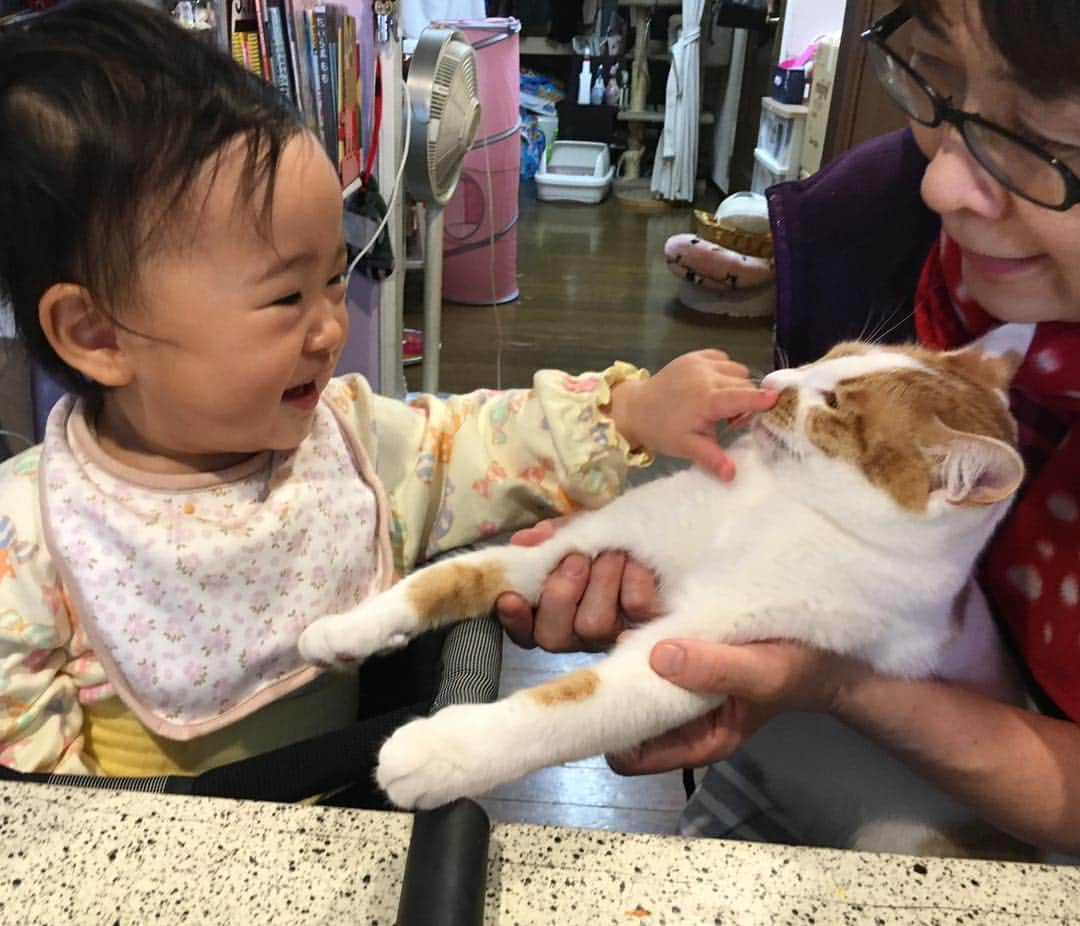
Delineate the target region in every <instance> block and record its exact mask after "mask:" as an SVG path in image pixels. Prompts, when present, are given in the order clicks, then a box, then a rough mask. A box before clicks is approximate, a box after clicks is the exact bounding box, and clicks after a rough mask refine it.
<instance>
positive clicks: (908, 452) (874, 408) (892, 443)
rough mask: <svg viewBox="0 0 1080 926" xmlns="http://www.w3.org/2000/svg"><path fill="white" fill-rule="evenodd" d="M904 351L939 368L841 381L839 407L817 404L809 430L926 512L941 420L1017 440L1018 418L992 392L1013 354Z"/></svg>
mask: <svg viewBox="0 0 1080 926" xmlns="http://www.w3.org/2000/svg"><path fill="white" fill-rule="evenodd" d="M903 352H905V353H908V354H911V355H912V356H914V357H915V358H916V359H918V360H919V361H920V362H926V363H927V365H929V366H931V367H932V368H933V370H932V371H927V370H916V369H906V368H903V369H895V370H889V371H887V372H881V373H869V374H867V375H865V376H857V377H853V378H851V379H849V380H844V381H841V382H839V383H837V385H836V390H835V392H836V395H837V400H838V401H837V408H836V410H832V409H827V408H814V409H812V410H811V411H810V414H809V416H808V418H807V427H806V432H807V435H808V437H809V438H810V440H811V441H813V443H814V444H815V445H817V446H818V447H819V448H820V449H821V450H822V451H824V452H825V453H827V454H828V455H829V456H833V457H838V458H840V459H844V460H847V461H849V462H850V463H852V464H853V465H855V466H857V467H859V468H860V469H861V470H862V471H863V473H865V474H866V477H867V479H869V480H870V481H871V482H872V483H873V484H874V485H877V486H879V487H881V488H882V489H884V490H885V491H886V492H888V493H889V494H890V495H891V496H892V497H893V498H894V499H895V501H896V503H897V504H898V505H900V506H901V507H902V508H905V509H907V510H909V511H923V510H925V508H926V504H927V501H928V499H929V495H930V492H931V491H932V490H933V485H932V483H931V476H932V472H933V461H932V460H931V459H930V458H929V457H928V455H927V453H926V450H927V449H928V448H930V447H933V446H934V445H935V443H936V441H935V438H934V432H935V430H940V425H939V424H938V422H940V423H941V424H944V425H946V426H947V427H949V428H952V429H953V430H956V431H962V432H967V433H970V434H979V435H982V436H985V437H992V438H996V439H997V440H1001V441H1004V442H1005V443H1008V444H1013V443H1014V441H1015V428H1016V426H1015V423H1014V421H1013V419H1012V417H1011V415H1010V414H1009V411H1008V409H1007V408H1006V406H1005V404H1004V403H1003V402H1002V401H1001V400H1000V398H999V397H998V395H997V394H996V393H995V392H993V391H991V390H994V389H998V388H999V385H998V380H997V377H998V376H1000V375H1002V374H1003V373H1005V372H1006V371H1007V370H1008V364H1009V362H1010V361H1009V359H1008V355H1007V356H1006V357H1005V358H985V357H982V358H981V359H980V357H981V355H975V354H970V355H965V357H966V359H965V358H963V357H961V356H960V355H956V354H953V355H946V354H935V353H933V352H932V351H927V350H924V349H922V348H918V347H909V348H903ZM998 360H1000V361H1001V364H1000V365H997V364H996V363H995V362H996V361H998ZM988 380H990V381H988Z"/></svg>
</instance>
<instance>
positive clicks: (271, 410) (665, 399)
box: [0, 2, 775, 775]
mask: <svg viewBox="0 0 1080 926" xmlns="http://www.w3.org/2000/svg"><path fill="white" fill-rule="evenodd" d="M0 215H2V216H3V223H2V227H0V293H2V294H3V296H4V297H5V298H6V299H7V300H8V301H9V302H10V303H11V305H12V307H13V309H14V313H15V318H16V322H17V325H18V329H19V331H20V333H21V336H22V338H23V339H24V341H25V343H26V345H27V347H28V349H29V351H30V352H31V354H32V356H33V357H34V359H35V360H36V362H37V363H39V364H40V365H41V366H42V367H44V368H46V369H48V370H49V371H50V372H52V373H53V375H54V376H56V377H57V378H58V379H59V380H61V381H62V382H63V383H64V384H65V385H66V386H67V388H68V389H69V390H70V393H71V394H70V395H69V396H67V397H65V398H64V399H62V400H61V401H60V402H59V403H58V404H57V406H56V407H55V408H54V409H53V411H52V413H51V415H50V417H49V420H48V424H47V428H46V433H45V437H44V440H43V443H42V444H41V445H39V446H37V447H34V448H33V449H31V450H28V451H26V452H25V453H22V454H20V455H19V456H17V457H15V458H13V459H11V460H9V461H7V462H6V463H4V464H3V465H2V466H0V544H2V547H0V664H2V666H3V673H2V674H0V763H2V764H4V765H6V766H9V767H12V768H15V769H17V770H20V771H55V772H63V773H88V774H105V775H161V774H193V773H197V772H199V771H201V770H204V769H206V768H210V767H213V766H215V765H218V764H221V763H223V762H226V761H231V760H233V759H236V758H240V757H241V756H244V755H249V754H252V753H256V752H260V751H265V750H267V749H270V748H273V747H276V746H280V745H283V744H285V743H288V742H292V741H295V740H300V739H303V738H306V737H309V736H312V735H315V734H317V733H320V732H323V731H325V730H328V729H333V728H337V727H341V726H344V725H346V724H348V723H350V722H351V721H352V720H353V719H354V718H355V715H356V709H357V705H356V693H355V691H356V685H355V681H354V680H350V679H349V678H348V677H346V678H345V680H344V683H343V681H342V680H341V679H338V678H335V679H327V678H326V677H324V676H322V674H321V672H320V670H318V669H317V668H315V667H312V666H307V665H305V664H303V662H302V660H301V659H300V656H299V653H298V651H297V647H296V641H297V638H298V637H299V635H300V633H301V632H302V631H303V630H304V628H305V627H306V626H307V625H308V624H309V623H311V622H312V621H313V620H315V619H316V618H318V617H319V616H321V615H323V614H327V613H331V612H336V611H340V610H343V609H345V608H348V607H352V606H355V605H356V604H357V603H358V602H360V601H361V600H363V599H364V598H365V597H366V596H368V595H370V594H372V593H374V592H376V591H378V590H380V589H383V588H385V587H387V586H388V585H389V584H390V583H391V582H392V581H393V578H394V576H395V574H400V573H402V572H405V571H407V570H409V569H410V568H412V566H413V565H414V564H415V563H416V562H417V560H419V559H422V558H424V557H428V556H431V555H433V554H435V553H438V552H440V551H442V550H446V549H449V548H451V547H454V546H457V545H460V544H463V543H466V542H468V541H471V540H474V539H476V538H479V537H483V536H486V535H490V534H492V533H494V532H496V531H499V530H503V529H506V528H511V527H517V526H522V525H525V524H529V523H533V522H535V521H536V520H537V519H538V518H539V517H542V516H546V515H550V514H552V513H556V512H566V511H570V510H572V509H574V508H578V507H595V506H598V505H601V504H603V503H604V502H606V501H608V500H610V499H611V498H612V497H613V496H614V495H615V494H617V493H618V492H619V490H620V488H621V486H622V484H623V481H624V478H625V475H626V472H627V469H628V467H630V466H636V465H642V464H644V463H645V462H647V461H648V459H649V455H650V452H651V451H660V452H665V453H670V454H678V455H688V456H691V457H693V458H695V459H696V460H697V461H698V462H701V463H704V464H705V465H706V466H711V468H712V469H713V470H714V471H716V472H717V473H718V474H720V475H721V476H729V475H730V472H731V463H730V461H729V460H727V458H726V457H725V456H724V454H723V452H722V450H721V449H720V448H719V447H718V446H717V445H716V443H715V440H714V437H713V429H714V426H715V423H716V422H718V421H720V420H723V419H726V418H730V417H732V416H734V415H736V414H739V413H742V412H745V411H748V410H756V409H763V408H766V407H768V406H769V405H770V404H771V403H772V402H773V401H774V399H775V395H774V394H773V393H770V392H768V391H766V390H759V389H756V388H754V387H753V386H751V384H750V383H749V381H748V379H747V371H746V369H745V367H742V366H741V365H739V364H736V363H733V362H731V361H729V360H728V359H727V357H726V355H724V354H723V353H721V352H719V351H700V352H697V353H695V354H689V355H686V356H684V357H681V358H678V359H677V360H675V361H673V362H672V363H671V364H670V365H669V366H667V367H666V368H664V369H663V370H661V371H660V372H659V373H658V374H657V375H656V376H654V377H652V378H649V377H648V376H647V374H646V373H645V372H644V371H641V370H637V369H635V368H633V367H631V366H629V365H628V364H625V363H616V364H615V365H613V366H612V367H610V368H609V369H607V370H605V371H603V372H601V373H595V374H593V373H589V374H583V375H580V376H571V375H568V374H565V373H560V372H557V371H544V372H541V373H538V374H537V375H536V377H535V379H534V385H533V388H532V389H528V390H525V389H522V390H511V391H508V392H503V393H495V392H489V391H478V392H475V393H472V394H470V395H464V396H454V397H450V398H447V399H440V398H436V397H434V396H422V397H420V398H417V399H415V400H414V401H412V402H411V403H409V404H404V403H401V402H399V401H395V400H391V399H388V398H384V397H380V396H377V395H374V394H373V393H372V391H371V389H370V387H369V385H368V384H367V382H366V381H365V380H364V379H363V377H361V376H359V375H356V374H351V375H345V376H341V377H337V378H335V377H334V371H335V367H336V365H337V361H338V358H339V356H340V354H341V351H342V348H343V346H344V345H345V342H346V337H347V333H348V326H349V318H348V314H347V310H346V304H345V261H346V257H345V247H344V244H343V242H342V209H341V190H340V187H339V183H338V178H337V176H336V174H335V172H334V169H333V167H332V166H331V163H330V161H329V159H328V158H327V157H326V155H325V153H324V152H323V150H322V149H321V147H320V145H319V142H318V141H317V140H316V139H315V138H314V137H313V136H312V135H311V134H310V133H309V132H307V131H306V130H305V129H304V128H303V127H302V125H301V124H300V123H299V121H298V119H297V117H296V114H295V113H293V112H292V111H291V110H290V109H289V108H288V106H287V104H286V103H285V101H284V100H283V98H282V97H281V96H280V95H279V93H278V92H277V91H276V90H275V89H274V88H273V87H271V86H269V85H268V84H265V83H263V82H262V81H260V80H258V79H257V78H254V77H252V76H251V75H248V74H246V73H245V72H244V71H243V70H242V69H241V68H240V67H239V66H237V65H235V64H234V63H233V62H231V61H230V60H229V59H228V58H227V57H225V56H224V55H221V54H219V53H218V52H216V51H215V50H213V49H212V48H210V47H209V46H207V45H204V44H203V43H202V42H200V41H199V40H198V39H196V38H193V37H192V36H190V35H188V34H186V33H184V32H183V31H182V30H180V29H179V28H177V27H175V26H174V25H173V24H172V23H171V21H170V20H169V19H168V17H167V16H165V15H164V14H161V13H159V12H156V11H154V10H152V9H149V8H148V7H146V6H144V5H141V4H138V3H134V2H76V3H72V4H68V5H64V6H61V7H59V8H57V9H56V10H54V11H50V12H48V13H46V14H44V15H42V16H39V17H37V18H34V19H32V20H30V21H29V22H27V23H25V24H23V25H19V26H14V27H11V28H9V29H7V30H5V31H3V32H0ZM286 695H289V697H285V696H286Z"/></svg>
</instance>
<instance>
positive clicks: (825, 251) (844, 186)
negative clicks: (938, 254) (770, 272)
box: [766, 129, 940, 366]
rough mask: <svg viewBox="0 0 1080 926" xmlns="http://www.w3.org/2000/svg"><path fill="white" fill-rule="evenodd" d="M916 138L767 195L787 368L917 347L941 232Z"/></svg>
mask: <svg viewBox="0 0 1080 926" xmlns="http://www.w3.org/2000/svg"><path fill="white" fill-rule="evenodd" d="M926 164H927V161H926V158H925V157H924V156H923V154H922V152H920V151H919V149H918V147H917V146H916V144H915V139H914V137H913V136H912V134H911V130H910V129H901V130H899V131H896V132H891V133H889V134H888V135H882V136H879V137H877V138H872V139H870V140H869V141H867V142H864V143H863V144H861V145H858V146H857V147H855V148H852V149H851V150H850V151H846V152H844V154H842V155H841V156H840V157H838V158H837V159H836V160H834V161H831V162H830V163H829V164H827V165H826V166H825V167H824V168H822V169H821V170H820V171H818V172H817V173H816V174H814V175H813V176H811V177H808V178H807V179H806V180H799V181H791V182H788V183H779V184H777V185H776V186H774V187H771V188H770V189H769V190H768V191H767V192H766V196H767V198H768V201H769V222H770V224H771V226H772V233H773V247H774V251H775V259H776V348H777V354H778V365H779V363H780V356H781V352H782V355H783V356H784V357H786V364H784V365H789V366H797V365H799V364H801V363H807V362H809V361H811V360H816V359H817V358H818V357H820V356H821V355H822V354H824V353H825V352H826V351H827V350H828V349H829V348H830V347H832V345H833V344H835V343H836V342H837V341H842V340H845V339H851V338H858V337H863V338H873V339H874V340H879V341H889V342H896V341H905V340H908V341H910V340H914V337H915V328H914V323H913V321H912V302H913V299H914V295H915V287H916V284H917V283H918V279H919V274H920V272H921V270H922V265H923V261H924V260H925V258H926V255H927V252H928V251H929V250H930V246H931V245H932V244H933V242H934V239H935V238H936V237H937V234H938V230H939V228H940V221H939V220H938V217H937V216H936V215H935V214H934V213H933V212H931V211H930V210H929V209H927V208H926V206H925V205H924V204H923V201H922V199H921V198H920V196H919V184H920V182H921V180H922V175H923V172H924V171H925V170H926Z"/></svg>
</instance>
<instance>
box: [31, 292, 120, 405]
mask: <svg viewBox="0 0 1080 926" xmlns="http://www.w3.org/2000/svg"><path fill="white" fill-rule="evenodd" d="M38 321H39V322H40V324H41V330H42V331H43V332H44V333H45V337H46V338H47V339H48V341H49V344H50V345H51V346H52V349H53V350H54V351H56V353H57V356H59V357H60V359H61V360H63V361H64V363H66V364H67V365H68V366H69V367H71V368H72V369H73V370H78V371H79V372H80V373H82V374H83V375H84V376H88V377H89V378H90V379H92V380H93V381H94V382H96V383H100V384H101V385H103V386H124V385H127V383H128V382H130V381H131V370H130V369H129V366H128V363H127V358H126V356H125V354H124V352H123V351H122V350H121V349H120V347H119V345H118V344H117V340H116V325H115V323H114V322H113V320H112V318H111V317H110V316H109V315H108V314H107V313H105V312H103V311H102V310H101V308H100V307H99V306H98V305H97V304H96V303H95V301H94V298H93V297H92V296H91V295H90V293H89V291H88V290H87V289H86V287H84V286H79V285H78V284H76V283H54V284H53V285H52V286H50V287H49V288H48V289H47V290H46V291H45V293H44V295H43V296H42V297H41V299H40V300H39V301H38Z"/></svg>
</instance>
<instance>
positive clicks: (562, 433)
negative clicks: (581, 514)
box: [534, 361, 653, 508]
mask: <svg viewBox="0 0 1080 926" xmlns="http://www.w3.org/2000/svg"><path fill="white" fill-rule="evenodd" d="M648 377H649V372H648V370H643V369H640V368H638V367H635V366H633V365H632V364H629V363H624V362H622V361H618V362H616V363H614V364H612V365H611V366H610V367H608V368H607V369H606V370H604V371H603V372H602V373H582V374H580V375H577V376H572V375H570V374H568V373H563V372H561V371H559V370H541V371H540V372H539V373H537V374H536V378H535V380H534V382H535V386H536V392H537V396H538V397H539V399H540V402H541V405H542V407H543V412H544V426H545V427H547V428H549V429H550V431H551V439H552V443H553V444H554V447H555V451H556V456H557V459H558V460H559V461H560V462H561V463H562V465H563V468H564V472H563V473H562V474H561V475H562V478H563V481H564V485H566V487H567V492H568V494H569V495H570V497H571V498H572V499H574V501H576V502H577V503H578V504H579V505H582V506H584V507H588V508H594V507H597V506H598V505H602V504H604V503H605V502H607V501H610V500H611V498H613V497H614V496H615V495H617V494H618V493H619V492H620V491H621V489H622V486H623V483H624V482H625V480H626V475H627V472H628V471H629V469H630V468H631V467H642V466H648V465H649V464H650V463H652V461H653V454H652V453H651V452H650V451H647V450H643V449H641V448H635V447H631V446H630V445H629V443H628V442H627V441H626V438H624V437H623V436H622V435H621V434H620V433H619V432H618V430H617V429H616V427H615V422H614V420H613V419H612V418H611V416H610V415H609V414H608V409H609V408H610V406H611V394H612V391H613V390H614V389H615V387H616V386H618V385H619V384H620V383H623V382H626V381H628V380H638V381H640V380H645V379H648Z"/></svg>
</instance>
